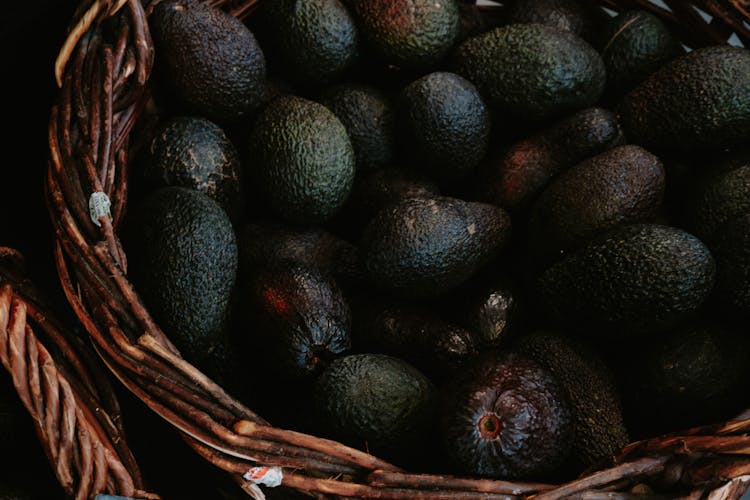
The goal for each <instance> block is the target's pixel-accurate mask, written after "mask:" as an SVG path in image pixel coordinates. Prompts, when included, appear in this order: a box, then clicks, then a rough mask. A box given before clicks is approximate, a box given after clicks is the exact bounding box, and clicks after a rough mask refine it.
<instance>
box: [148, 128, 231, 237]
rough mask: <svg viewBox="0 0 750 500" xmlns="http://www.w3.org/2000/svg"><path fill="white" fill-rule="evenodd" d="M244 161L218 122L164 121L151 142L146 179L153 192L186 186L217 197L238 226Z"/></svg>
mask: <svg viewBox="0 0 750 500" xmlns="http://www.w3.org/2000/svg"><path fill="white" fill-rule="evenodd" d="M240 175H241V168H240V159H239V154H238V152H237V149H236V148H235V147H234V144H233V143H232V141H231V140H229V138H228V137H227V135H226V134H225V133H224V130H223V129H222V128H221V127H219V126H218V125H217V124H215V123H214V122H212V121H210V120H208V119H206V118H203V117H198V116H176V117H172V118H169V119H167V120H166V121H165V122H163V123H162V124H161V125H160V126H159V128H158V130H157V131H156V135H155V136H154V138H153V139H152V141H151V144H150V147H149V151H148V161H146V162H145V166H144V170H143V177H144V180H145V181H146V182H147V184H148V185H149V187H150V189H155V188H160V187H165V186H182V187H186V188H191V189H196V190H198V191H200V192H202V193H205V194H207V195H208V196H210V197H211V198H213V199H214V200H215V201H216V202H217V203H218V204H219V205H220V206H221V207H222V208H223V209H224V211H225V212H226V213H227V215H229V218H230V219H232V222H234V223H235V224H236V223H238V222H239V221H240V219H241V218H242V216H243V215H244V199H243V192H242V180H241V178H240Z"/></svg>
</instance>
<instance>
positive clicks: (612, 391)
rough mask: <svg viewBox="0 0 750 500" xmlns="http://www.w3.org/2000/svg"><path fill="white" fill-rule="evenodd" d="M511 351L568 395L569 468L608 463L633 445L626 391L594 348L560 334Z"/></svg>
mask: <svg viewBox="0 0 750 500" xmlns="http://www.w3.org/2000/svg"><path fill="white" fill-rule="evenodd" d="M512 348H513V349H514V350H516V351H518V352H520V353H522V354H525V355H526V356H529V357H530V358H532V359H534V360H535V361H536V362H538V363H539V364H541V365H542V366H543V367H544V368H546V369H547V370H549V371H550V372H551V373H552V375H553V376H555V377H556V378H557V380H559V381H560V384H561V385H562V386H563V389H564V390H565V392H566V393H567V395H568V400H569V401H570V405H571V410H572V413H573V425H574V427H575V431H574V434H575V437H574V439H573V445H572V446H573V447H572V454H571V463H569V469H570V470H571V471H572V473H573V474H575V475H577V474H580V473H581V472H583V471H584V470H586V469H587V468H589V467H592V466H596V465H602V464H605V463H608V462H609V461H610V460H611V459H612V458H613V457H614V455H615V454H616V453H617V452H618V451H619V450H620V449H621V448H623V447H624V446H625V445H626V444H628V443H629V442H630V439H629V435H628V430H627V428H626V426H625V419H624V417H623V410H622V400H621V399H622V398H621V389H620V387H619V386H618V385H617V382H616V378H615V374H614V372H613V370H612V368H611V367H610V366H609V364H608V363H607V361H606V359H605V358H604V356H603V355H602V354H601V353H600V352H598V350H597V349H596V348H595V347H594V346H593V345H592V344H590V343H589V342H587V341H585V340H583V339H581V338H574V337H572V336H571V335H566V334H563V333H560V332H555V331H533V332H530V333H527V334H524V335H521V336H519V337H518V338H517V339H516V340H515V342H514V343H513V346H512ZM645 350H646V349H644V351H645Z"/></svg>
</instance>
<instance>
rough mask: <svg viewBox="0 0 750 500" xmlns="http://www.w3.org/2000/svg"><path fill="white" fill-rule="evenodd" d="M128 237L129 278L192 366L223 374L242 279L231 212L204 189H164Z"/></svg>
mask: <svg viewBox="0 0 750 500" xmlns="http://www.w3.org/2000/svg"><path fill="white" fill-rule="evenodd" d="M123 240H124V243H125V248H126V250H127V251H128V257H129V276H130V278H131V279H132V280H133V283H134V284H135V286H136V288H137V289H138V291H139V293H140V294H141V296H142V298H143V301H144V303H145V304H146V306H147V308H148V310H149V312H150V313H151V314H153V316H154V319H155V320H156V321H157V323H158V324H159V326H160V327H161V328H162V329H163V330H164V333H165V334H166V335H167V336H168V337H169V339H170V340H171V341H172V342H174V344H175V345H176V346H177V348H178V349H179V350H180V352H182V354H183V356H184V357H185V358H186V359H187V360H188V361H191V362H193V363H195V364H196V365H197V366H198V367H199V368H202V369H204V370H206V371H207V372H210V374H211V375H215V374H219V375H220V374H221V373H222V370H224V369H225V368H226V361H227V359H229V353H228V352H227V350H228V341H229V332H228V326H229V319H230V313H231V299H232V294H233V292H234V289H235V282H236V278H237V241H236V238H235V233H234V229H233V227H232V223H231V221H230V220H229V217H228V216H227V214H226V212H224V210H223V209H222V208H221V207H220V206H219V205H218V204H217V203H216V202H215V201H214V200H212V199H211V198H209V197H208V195H205V194H203V193H201V192H199V191H196V190H193V189H189V188H184V187H174V186H173V187H165V188H161V189H158V190H156V191H153V192H152V193H151V194H149V195H148V196H147V197H146V198H145V199H143V200H142V201H140V202H139V203H138V204H137V205H136V206H134V207H133V208H132V210H131V212H130V214H129V215H128V217H127V218H126V219H125V227H124V228H123ZM217 376H218V375H217Z"/></svg>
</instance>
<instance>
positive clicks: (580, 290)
mask: <svg viewBox="0 0 750 500" xmlns="http://www.w3.org/2000/svg"><path fill="white" fill-rule="evenodd" d="M715 275H716V266H715V263H714V258H713V256H712V255H711V252H710V251H709V249H708V248H707V247H706V245H705V244H704V243H703V242H701V241H700V240H699V239H698V238H696V237H695V236H693V235H692V234H689V233H687V232H685V231H684V230H682V229H679V228H676V227H672V226H665V225H662V224H626V225H623V226H619V227H617V228H615V229H612V230H610V231H608V232H606V233H604V234H602V235H600V236H598V237H596V238H594V239H592V240H590V241H589V242H587V243H586V244H584V245H583V246H582V247H581V248H579V249H578V250H575V251H574V252H571V253H570V254H568V255H566V256H564V257H563V258H562V259H561V260H559V261H558V262H555V263H554V264H552V265H551V266H549V267H548V268H547V269H546V270H544V271H543V272H541V273H540V274H539V275H538V277H537V278H536V280H535V285H536V290H537V293H538V297H539V300H540V303H541V304H542V306H543V307H544V308H545V309H546V311H547V312H548V314H549V315H550V317H551V318H552V319H553V320H554V321H556V322H557V323H558V324H559V325H565V326H570V327H571V328H575V329H576V330H577V331H578V330H580V331H581V332H582V333H583V332H587V333H588V334H590V335H592V336H599V337H602V338H601V339H600V340H602V341H606V339H616V338H623V339H625V338H629V339H633V338H634V337H636V336H642V335H644V334H646V333H655V332H662V331H664V330H666V329H668V328H670V327H672V326H674V325H675V324H676V323H677V322H678V321H680V320H682V319H683V318H684V317H685V316H686V315H687V314H690V313H692V312H694V311H696V310H698V309H699V308H700V307H701V306H702V305H703V303H704V302H705V301H706V299H707V298H708V296H709V293H710V292H711V290H712V288H713V285H714V280H715Z"/></svg>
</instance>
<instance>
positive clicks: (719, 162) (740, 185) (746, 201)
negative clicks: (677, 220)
mask: <svg viewBox="0 0 750 500" xmlns="http://www.w3.org/2000/svg"><path fill="white" fill-rule="evenodd" d="M701 167H702V168H701V170H704V171H701V172H699V173H698V174H697V175H696V174H693V176H692V177H693V182H692V183H691V185H689V186H688V187H687V188H686V189H684V190H683V192H682V199H681V200H680V208H681V209H682V210H681V212H682V214H683V220H684V223H685V226H686V227H687V228H688V230H690V231H691V232H693V233H694V234H695V235H696V236H698V237H699V238H701V239H703V240H704V241H705V242H706V243H709V244H711V243H713V241H714V240H715V239H716V236H717V233H719V232H720V231H721V228H722V226H723V225H724V224H726V223H727V222H730V221H732V220H733V219H736V218H737V217H740V216H742V215H744V214H746V213H750V151H748V150H741V151H739V152H733V153H731V154H728V155H723V156H720V157H719V158H717V159H712V160H710V161H708V162H706V164H704V165H701Z"/></svg>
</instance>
